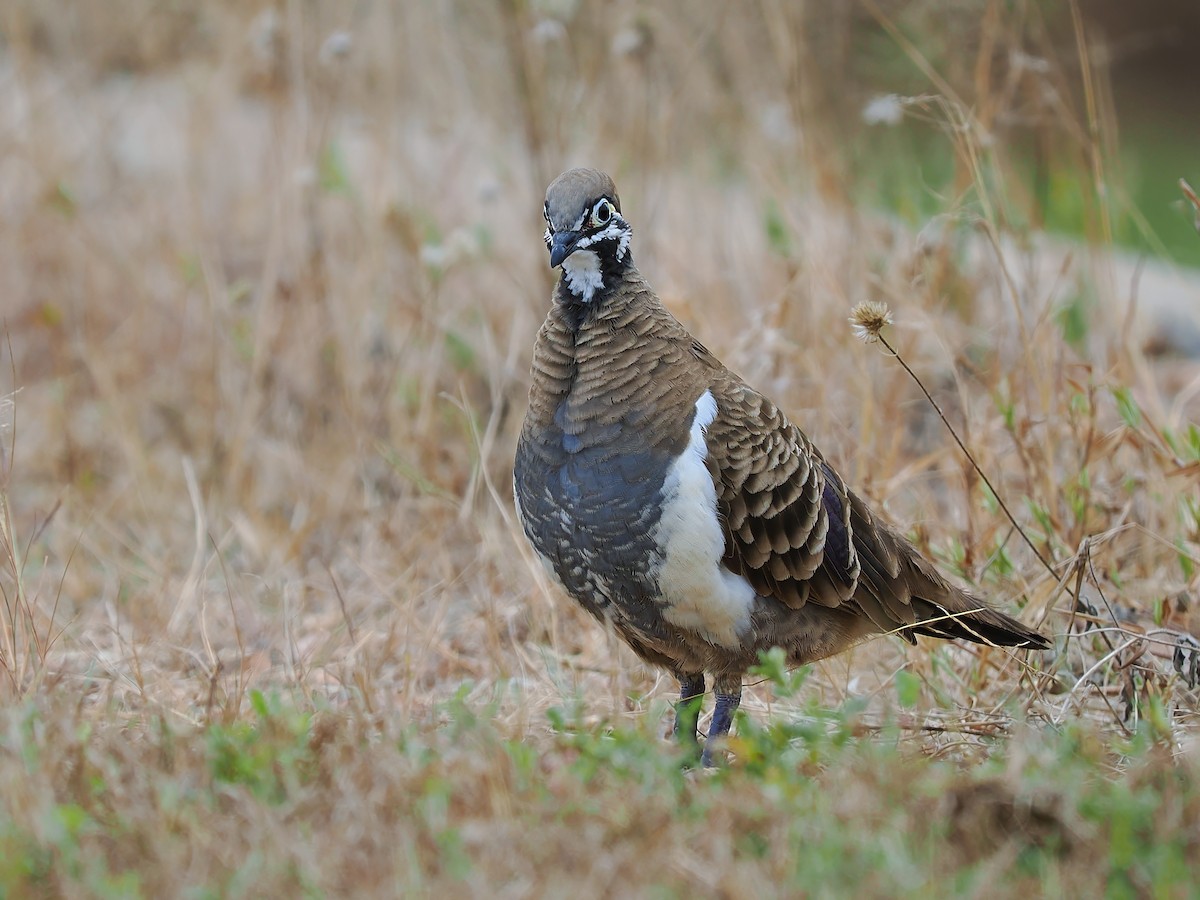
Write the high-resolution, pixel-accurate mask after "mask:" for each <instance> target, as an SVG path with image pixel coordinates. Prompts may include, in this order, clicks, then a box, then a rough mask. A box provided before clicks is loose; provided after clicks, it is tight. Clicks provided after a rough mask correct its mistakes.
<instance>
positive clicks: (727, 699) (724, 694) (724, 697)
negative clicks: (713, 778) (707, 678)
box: [700, 684, 742, 769]
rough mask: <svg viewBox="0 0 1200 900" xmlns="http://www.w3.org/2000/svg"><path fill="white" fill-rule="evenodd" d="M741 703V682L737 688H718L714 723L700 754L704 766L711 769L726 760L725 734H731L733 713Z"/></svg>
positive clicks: (709, 729)
mask: <svg viewBox="0 0 1200 900" xmlns="http://www.w3.org/2000/svg"><path fill="white" fill-rule="evenodd" d="M741 703H742V686H741V685H740V684H739V685H738V686H737V689H736V690H731V691H722V690H720V689H718V690H717V707H716V709H714V710H713V717H712V724H710V725H709V726H708V740H707V741H705V742H704V752H703V753H702V754H701V755H700V762H701V763H702V764H703V765H704V768H706V769H711V768H712V767H713V766H715V765H718V764H719V763H721V762H724V754H723V753H722V747H723V745H724V743H725V735H727V734H729V727H730V726H731V725H733V714H734V713H735V712H737V708H738V707H739V706H740V705H741Z"/></svg>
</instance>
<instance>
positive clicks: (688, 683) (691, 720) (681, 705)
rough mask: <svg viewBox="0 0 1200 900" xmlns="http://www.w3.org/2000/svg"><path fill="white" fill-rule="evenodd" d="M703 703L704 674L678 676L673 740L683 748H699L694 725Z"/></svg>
mask: <svg viewBox="0 0 1200 900" xmlns="http://www.w3.org/2000/svg"><path fill="white" fill-rule="evenodd" d="M703 702H704V673H703V672H697V673H696V674H695V675H680V676H679V702H678V703H677V704H676V705H675V740H677V741H679V743H681V744H684V745H685V746H690V747H699V745H700V744H699V741H698V740H697V738H696V723H697V721H699V719H700V705H701V703H703Z"/></svg>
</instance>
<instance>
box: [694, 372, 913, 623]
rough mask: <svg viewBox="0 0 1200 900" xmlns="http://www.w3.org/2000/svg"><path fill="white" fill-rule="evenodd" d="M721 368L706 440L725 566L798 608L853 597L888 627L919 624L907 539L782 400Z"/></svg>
mask: <svg viewBox="0 0 1200 900" xmlns="http://www.w3.org/2000/svg"><path fill="white" fill-rule="evenodd" d="M720 374H721V376H724V377H718V378H717V379H716V383H715V385H714V389H713V394H714V398H715V399H716V401H717V413H716V416H715V417H714V419H713V422H712V423H711V424H710V425H709V427H708V429H707V440H706V445H707V450H708V457H707V459H708V466H709V471H710V472H711V474H712V477H713V481H714V483H715V485H716V489H717V506H718V514H719V515H720V516H721V519H722V525H723V527H724V531H725V557H724V564H725V566H726V567H727V568H729V569H730V570H731V571H733V572H736V573H738V574H740V575H742V576H743V577H745V578H746V579H747V580H748V581H749V582H750V583H751V585H753V586H754V589H755V590H756V591H758V592H759V593H760V594H763V595H769V596H773V597H776V598H777V599H779V600H780V601H782V602H783V603H785V604H787V605H788V606H790V607H793V608H799V607H801V606H803V605H804V604H805V603H809V602H812V603H818V604H820V605H822V606H828V607H839V606H843V605H844V604H849V605H850V606H851V607H852V608H854V609H855V610H856V611H857V612H860V613H861V614H862V615H865V616H866V617H867V618H869V619H870V620H871V621H872V622H873V623H874V624H875V625H876V627H878V628H879V630H880V631H891V630H893V629H896V628H903V627H904V626H908V625H912V624H913V623H914V622H915V621H916V619H917V616H916V614H915V612H914V609H913V605H912V592H911V590H910V587H909V584H908V578H907V577H905V576H906V575H907V574H908V572H907V569H908V560H907V558H906V554H905V553H904V543H903V540H902V539H901V538H900V537H899V536H898V535H896V534H894V533H893V532H892V531H891V530H890V529H888V528H886V527H885V526H883V525H881V524H877V523H876V522H875V520H874V517H873V516H872V515H871V512H870V510H869V509H867V506H866V504H865V503H863V501H862V500H861V499H860V498H859V497H857V496H856V495H855V494H854V493H853V492H852V491H850V490H849V489H848V488H847V487H846V484H845V482H844V481H843V480H842V479H841V477H840V476H839V475H838V474H837V472H835V471H834V469H833V467H832V466H830V465H829V464H828V463H827V462H826V461H825V459H824V458H823V457H822V456H821V453H820V452H819V451H818V450H817V449H816V447H814V446H813V445H812V443H811V442H810V441H809V440H808V438H807V437H805V435H804V433H803V432H801V431H800V429H799V428H797V427H796V426H795V425H793V424H792V423H791V422H790V421H788V419H787V417H786V416H785V415H784V414H783V413H782V412H781V411H780V410H779V409H778V407H776V406H775V405H774V404H773V403H772V402H771V401H770V400H768V399H767V398H766V397H764V396H762V395H761V394H759V393H758V392H756V391H754V390H753V389H751V388H749V387H747V386H746V385H745V384H743V383H742V382H740V381H739V380H738V379H737V378H736V377H734V376H733V375H732V374H727V373H720ZM906 636H907V635H906Z"/></svg>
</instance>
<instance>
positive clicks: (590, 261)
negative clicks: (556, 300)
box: [562, 250, 604, 303]
mask: <svg viewBox="0 0 1200 900" xmlns="http://www.w3.org/2000/svg"><path fill="white" fill-rule="evenodd" d="M562 273H563V283H564V284H566V286H567V290H568V291H570V292H571V294H572V295H574V296H575V297H576V298H577V299H578V300H579V301H580V302H581V303H591V302H592V298H593V297H595V296H596V292H597V291H599V290H601V289H602V288H603V287H604V271H603V269H602V268H601V266H600V254H598V253H597V252H596V251H595V250H576V251H575V252H574V253H572V254H571V255H570V256H568V257H567V258H566V259H564V260H563V264H562Z"/></svg>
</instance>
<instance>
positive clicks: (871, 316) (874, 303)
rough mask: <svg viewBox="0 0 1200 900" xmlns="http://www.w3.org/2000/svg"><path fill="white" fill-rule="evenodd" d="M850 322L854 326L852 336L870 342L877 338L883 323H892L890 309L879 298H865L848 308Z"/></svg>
mask: <svg viewBox="0 0 1200 900" xmlns="http://www.w3.org/2000/svg"><path fill="white" fill-rule="evenodd" d="M850 324H851V325H853V326H854V336H855V337H856V338H858V339H859V340H861V341H865V342H866V343H868V344H870V343H872V342H873V341H877V340H879V332H880V330H881V329H882V328H883V326H884V325H891V324H892V311H891V310H890V309H888V305H887V304H886V303H883V302H881V301H879V300H865V301H863V302H862V303H860V304H858V306H856V307H854V309H852V310H850Z"/></svg>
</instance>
